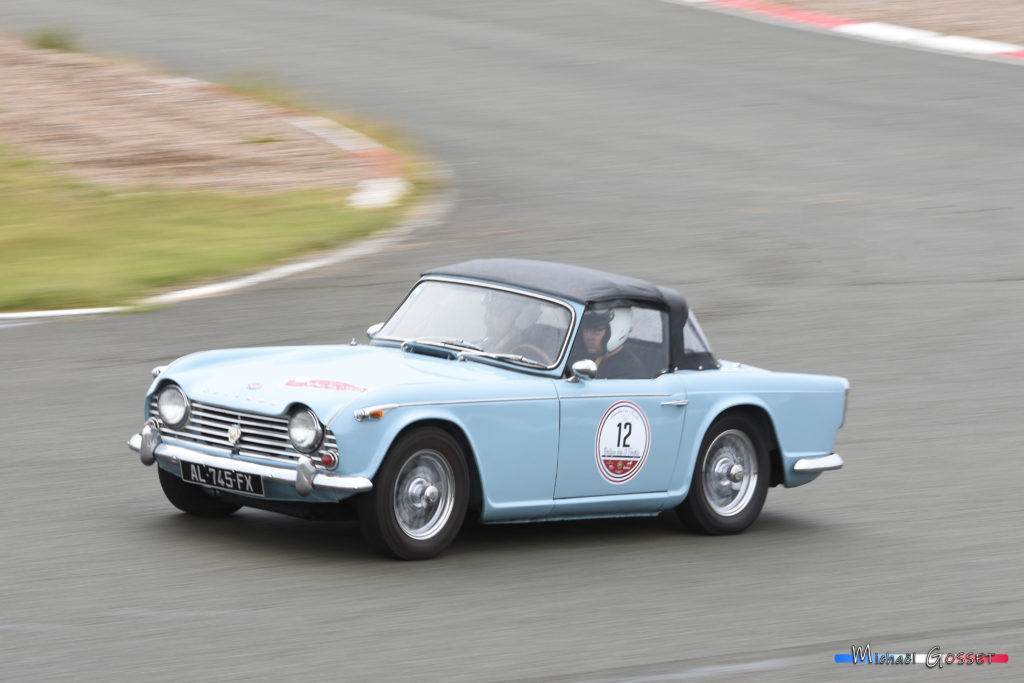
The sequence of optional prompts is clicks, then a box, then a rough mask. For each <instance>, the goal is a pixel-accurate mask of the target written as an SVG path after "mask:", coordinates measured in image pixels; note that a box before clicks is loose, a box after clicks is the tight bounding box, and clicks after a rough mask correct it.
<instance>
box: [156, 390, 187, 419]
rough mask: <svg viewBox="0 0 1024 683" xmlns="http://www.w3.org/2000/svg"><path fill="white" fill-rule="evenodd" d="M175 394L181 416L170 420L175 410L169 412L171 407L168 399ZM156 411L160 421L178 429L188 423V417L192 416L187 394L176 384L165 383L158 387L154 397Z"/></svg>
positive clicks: (171, 398)
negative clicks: (158, 391) (160, 387)
mask: <svg viewBox="0 0 1024 683" xmlns="http://www.w3.org/2000/svg"><path fill="white" fill-rule="evenodd" d="M175 395H176V396H177V397H178V398H179V399H180V408H179V409H180V411H181V417H179V418H178V419H177V420H172V419H171V418H173V417H175V415H176V414H177V411H175V412H170V413H169V411H170V410H171V409H172V407H173V406H172V405H171V404H169V401H171V400H173V397H174V396H175ZM165 397H166V400H165ZM156 413H157V416H158V417H159V418H160V421H161V422H163V423H164V424H165V425H167V426H168V427H170V428H171V429H180V428H181V427H184V426H185V425H186V424H188V421H189V418H190V417H192V403H191V402H190V401H189V400H188V396H186V395H185V392H184V391H183V390H182V388H181V387H179V386H178V385H177V384H174V383H169V384H165V385H164V386H163V388H162V389H160V393H158V394H157V397H156Z"/></svg>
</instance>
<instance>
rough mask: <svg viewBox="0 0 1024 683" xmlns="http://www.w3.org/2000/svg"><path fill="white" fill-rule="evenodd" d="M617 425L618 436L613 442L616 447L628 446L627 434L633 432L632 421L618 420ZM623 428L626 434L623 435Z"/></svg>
mask: <svg viewBox="0 0 1024 683" xmlns="http://www.w3.org/2000/svg"><path fill="white" fill-rule="evenodd" d="M617 427H618V428H619V438H618V440H617V441H616V442H615V446H616V447H618V448H629V436H630V434H632V433H633V423H632V422H620V423H619V424H618V425H617ZM623 429H625V432H626V435H625V436H623V435H622V432H623Z"/></svg>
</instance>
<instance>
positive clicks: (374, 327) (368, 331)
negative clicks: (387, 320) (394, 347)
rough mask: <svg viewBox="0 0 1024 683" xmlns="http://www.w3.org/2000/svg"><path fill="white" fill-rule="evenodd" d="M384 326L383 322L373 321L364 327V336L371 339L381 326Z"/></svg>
mask: <svg viewBox="0 0 1024 683" xmlns="http://www.w3.org/2000/svg"><path fill="white" fill-rule="evenodd" d="M382 327H384V323H374V324H373V325H370V326H369V327H367V328H366V336H367V337H369V338H370V339H373V338H374V337H376V336H377V333H378V332H380V330H381V328H382Z"/></svg>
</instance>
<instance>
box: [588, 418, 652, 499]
mask: <svg viewBox="0 0 1024 683" xmlns="http://www.w3.org/2000/svg"><path fill="white" fill-rule="evenodd" d="M650 448H651V427H650V424H648V422H647V416H646V415H644V411H643V410H641V408H640V406H638V405H637V404H635V403H631V402H630V401H619V402H618V403H615V404H613V405H612V407H611V408H609V409H608V410H607V411H606V412H605V414H604V417H602V418H601V426H600V427H599V428H598V430H597V441H596V443H595V450H596V451H597V471H598V472H600V473H601V476H602V477H604V478H605V479H606V480H607V481H610V482H611V483H613V484H621V483H623V482H627V481H629V480H630V479H632V478H633V477H635V476H636V475H637V473H638V472H640V469H641V468H642V467H643V466H644V461H645V460H647V451H649V450H650Z"/></svg>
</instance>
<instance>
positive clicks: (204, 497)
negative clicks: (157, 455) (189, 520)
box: [157, 467, 242, 517]
mask: <svg viewBox="0 0 1024 683" xmlns="http://www.w3.org/2000/svg"><path fill="white" fill-rule="evenodd" d="M157 471H158V472H159V474H160V488H162V489H163V490H164V495H165V496H167V500H169V501H171V504H172V505H174V507H176V508H178V509H179V510H181V511H182V512H187V513H188V514H190V515H195V516H197V517H226V516H228V515H230V514H231V513H233V512H235V511H236V510H238V508H240V507H242V506H241V505H236V504H234V503H228V502H226V501H225V500H223V499H222V498H221V495H220V493H218V492H216V491H213V490H210V489H207V488H205V487H203V486H197V485H196V484H189V483H188V482H185V481H182V479H181V477H179V476H177V475H175V474H172V473H171V472H168V471H167V470H165V469H164V468H162V467H158V468H157Z"/></svg>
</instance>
